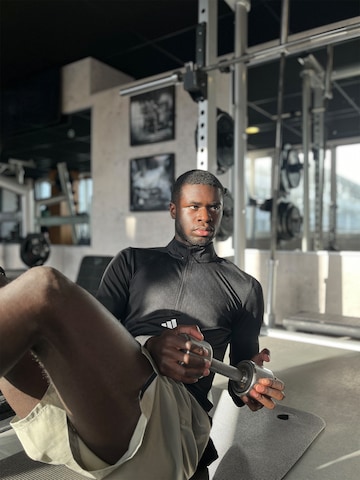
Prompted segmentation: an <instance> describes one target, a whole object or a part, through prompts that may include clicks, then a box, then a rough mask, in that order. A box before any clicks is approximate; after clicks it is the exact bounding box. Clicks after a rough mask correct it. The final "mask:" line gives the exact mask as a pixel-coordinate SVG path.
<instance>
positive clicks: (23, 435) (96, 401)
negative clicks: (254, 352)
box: [0, 186, 284, 480]
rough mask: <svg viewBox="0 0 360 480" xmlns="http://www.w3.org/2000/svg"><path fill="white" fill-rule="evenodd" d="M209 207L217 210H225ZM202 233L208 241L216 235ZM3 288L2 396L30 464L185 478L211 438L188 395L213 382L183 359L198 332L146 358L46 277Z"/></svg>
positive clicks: (56, 276)
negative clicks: (198, 385)
mask: <svg viewBox="0 0 360 480" xmlns="http://www.w3.org/2000/svg"><path fill="white" fill-rule="evenodd" d="M206 188H209V192H211V191H212V190H213V189H214V188H215V187H209V186H208V187H206ZM215 190H217V188H215ZM209 192H208V193H209ZM218 195H219V196H220V197H221V195H220V191H218ZM201 201H203V200H201ZM205 203H206V204H208V202H207V201H206V202H205ZM216 204H217V203H216ZM199 205H200V204H199ZM211 205H212V206H211V207H210V210H211V211H214V212H215V211H218V209H219V208H220V210H221V202H220V207H219V206H216V205H215V203H214V202H212V203H211ZM197 208H198V207H197V206H195V210H196V209H197ZM199 208H200V209H202V208H203V207H201V206H199ZM206 210H208V207H206ZM210 223H211V222H210ZM216 224H217V222H216ZM198 230H199V232H198V233H196V234H195V236H197V235H199V236H200V237H204V238H206V237H207V235H208V233H209V234H210V232H211V231H212V226H210V225H209V226H208V227H204V226H202V228H199V229H198ZM201 232H202V233H201ZM206 232H208V233H206ZM209 236H210V235H209ZM133 273H134V272H133ZM126 281H127V279H125V280H124V282H125V283H126ZM0 285H3V288H1V289H0V342H1V350H0V376H3V377H4V378H3V379H2V380H1V382H0V389H1V391H2V392H3V394H4V395H5V397H6V398H7V400H8V402H9V404H10V405H11V406H12V408H13V409H14V410H15V412H16V414H17V417H16V419H15V422H14V423H13V427H14V429H15V431H16V433H17V435H18V437H19V438H20V440H21V442H22V444H23V446H24V448H25V450H26V452H27V453H28V455H29V456H30V457H31V458H34V459H37V460H41V461H45V462H47V463H54V464H64V465H67V466H68V467H69V468H71V469H72V470H74V471H76V472H78V473H80V474H82V475H83V476H84V477H86V478H93V479H102V478H105V477H106V478H109V479H121V480H133V479H134V478H143V476H144V472H146V478H147V479H149V480H155V479H156V480H158V479H159V478H162V479H164V480H170V479H171V480H185V479H188V478H190V477H191V476H192V475H193V473H194V471H195V469H196V466H197V464H198V462H199V459H200V457H201V455H202V453H203V451H204V449H205V446H206V444H207V442H208V438H209V431H210V424H209V421H208V416H207V413H206V411H205V409H204V408H202V407H201V406H200V403H199V402H198V401H197V400H196V399H195V397H194V396H193V395H191V394H190V393H189V392H188V390H187V389H186V388H185V387H184V384H192V385H195V384H196V383H198V381H199V379H200V378H202V377H204V379H206V378H207V377H208V376H209V374H210V370H209V366H210V365H209V362H208V361H207V360H206V359H205V358H204V357H201V356H193V355H189V354H188V353H187V351H188V350H191V348H192V344H191V340H188V338H189V337H188V336H190V337H194V338H195V339H196V340H202V339H203V335H202V333H201V332H200V331H199V328H198V326H197V325H196V324H186V322H185V324H184V325H182V326H178V327H177V328H176V329H174V330H166V332H165V334H163V335H161V336H160V337H152V338H151V339H150V340H149V341H148V344H149V345H148V346H149V350H148V349H146V348H141V347H140V345H139V343H138V342H137V341H136V340H135V339H134V338H133V337H132V335H131V334H130V333H128V331H127V330H126V329H125V328H124V327H123V326H122V325H121V324H120V323H119V322H117V321H116V320H115V318H114V317H113V316H112V315H111V313H109V312H108V311H107V310H106V309H105V308H104V307H103V306H102V305H101V304H100V303H99V302H97V301H96V300H95V299H94V298H93V297H92V296H91V295H90V294H88V293H87V292H85V291H84V290H82V289H81V288H80V287H79V286H77V285H75V284H74V283H72V282H71V281H69V280H68V279H67V278H66V277H64V276H63V275H62V274H61V273H60V272H57V271H56V270H54V269H52V268H48V267H34V268H32V269H30V270H29V271H28V272H26V273H24V274H23V275H21V276H20V277H19V278H17V279H15V280H13V281H12V282H11V283H9V284H7V282H6V279H5V276H4V275H0ZM164 285H165V284H163V286H164ZM158 286H159V284H158V285H157V287H158ZM154 293H155V294H156V290H154ZM178 293H180V292H178ZM198 303H199V304H201V303H202V302H201V299H200V300H199V302H198ZM159 315H161V314H160V313H159ZM245 317H246V315H245ZM145 333H149V332H146V331H145ZM150 334H152V333H151V332H150ZM184 334H186V336H185V335H184ZM214 343H216V342H214ZM151 345H152V347H151ZM150 350H152V351H153V352H154V358H153V357H152V355H151V354H150ZM166 350H168V352H166ZM161 351H162V352H163V353H161ZM162 355H164V358H161V356H162ZM155 356H156V357H157V358H158V359H157V360H156V358H155ZM159 356H160V357H159ZM256 358H257V359H258V360H259V361H261V360H262V357H261V354H260V355H258V356H257V357H256ZM157 363H158V365H157ZM167 364H168V366H167ZM160 370H163V371H164V370H168V371H169V376H165V375H163V374H161V372H160ZM170 373H171V375H170ZM172 377H174V378H172ZM204 379H203V380H204ZM203 380H201V381H203ZM283 388H284V384H283V383H282V382H281V381H280V380H276V379H274V380H271V379H260V380H259V383H258V384H257V385H256V386H255V387H254V389H253V391H252V393H251V394H252V395H253V397H254V399H255V400H254V405H255V404H256V405H265V406H268V407H269V408H272V407H273V406H274V403H273V400H272V399H274V400H281V399H282V398H283V392H282V390H283ZM244 399H245V398H244ZM245 400H246V401H250V400H248V399H245ZM251 401H252V400H251ZM257 402H258V403H257ZM251 405H252V404H251ZM254 408H257V406H255V407H254Z"/></svg>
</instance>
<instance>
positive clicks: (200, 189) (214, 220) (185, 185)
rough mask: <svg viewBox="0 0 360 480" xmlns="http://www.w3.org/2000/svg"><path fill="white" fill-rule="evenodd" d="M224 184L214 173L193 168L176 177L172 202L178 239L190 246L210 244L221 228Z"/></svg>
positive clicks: (171, 207)
mask: <svg viewBox="0 0 360 480" xmlns="http://www.w3.org/2000/svg"><path fill="white" fill-rule="evenodd" d="M223 197H224V187H223V186H222V184H221V182H220V181H219V180H218V179H217V178H216V177H215V176H214V175H213V174H211V173H210V172H207V171H205V170H190V171H188V172H185V173H183V174H182V175H180V177H179V178H178V179H177V180H176V182H175V184H174V187H173V190H172V197H171V203H170V214H171V217H172V218H173V219H174V220H175V238H176V239H177V240H179V241H180V242H182V243H185V244H186V245H199V246H204V245H207V244H208V243H210V242H211V241H212V240H213V239H214V237H215V235H216V232H217V231H218V229H219V227H220V222H221V218H222V211H223Z"/></svg>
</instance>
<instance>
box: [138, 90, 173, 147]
mask: <svg viewBox="0 0 360 480" xmlns="http://www.w3.org/2000/svg"><path fill="white" fill-rule="evenodd" d="M174 123H175V87H174V86H171V87H165V88H161V89H159V90H154V91H152V92H148V93H142V94H141V95H136V96H134V97H131V99H130V144H131V145H133V146H134V145H145V144H148V143H156V142H164V141H167V140H173V139H174V138H175V125H174Z"/></svg>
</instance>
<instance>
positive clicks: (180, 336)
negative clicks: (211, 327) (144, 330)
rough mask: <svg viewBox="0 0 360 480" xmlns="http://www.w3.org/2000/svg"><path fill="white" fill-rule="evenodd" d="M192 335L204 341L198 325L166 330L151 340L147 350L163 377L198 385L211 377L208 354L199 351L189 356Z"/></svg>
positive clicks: (147, 344) (147, 343) (148, 342)
mask: <svg viewBox="0 0 360 480" xmlns="http://www.w3.org/2000/svg"><path fill="white" fill-rule="evenodd" d="M184 334H186V335H190V336H191V337H193V338H194V339H195V340H200V341H201V340H203V339H204V336H203V334H202V333H201V332H200V330H199V328H198V327H197V326H196V325H190V326H188V325H180V326H178V327H176V328H174V329H165V330H164V332H163V333H162V334H161V335H159V336H155V337H151V338H149V340H148V341H147V342H146V348H147V349H148V350H149V352H150V355H151V356H152V358H153V359H154V361H155V363H156V365H157V367H158V369H159V372H160V373H161V375H165V376H167V377H170V378H172V379H173V380H176V381H177V382H183V383H196V382H197V381H198V380H199V378H201V377H206V376H207V375H209V373H210V370H209V367H210V362H209V360H207V359H206V358H205V357H206V352H203V356H204V358H202V357H201V352H199V350H198V349H197V351H196V353H197V354H196V355H191V354H189V351H191V350H192V343H191V340H187V338H186V336H185V335H184Z"/></svg>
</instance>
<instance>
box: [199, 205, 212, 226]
mask: <svg viewBox="0 0 360 480" xmlns="http://www.w3.org/2000/svg"><path fill="white" fill-rule="evenodd" d="M198 219H199V220H200V221H202V222H206V223H210V222H212V215H211V211H210V210H209V209H208V208H205V207H204V208H200V210H199V217H198Z"/></svg>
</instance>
